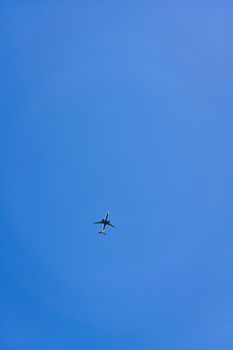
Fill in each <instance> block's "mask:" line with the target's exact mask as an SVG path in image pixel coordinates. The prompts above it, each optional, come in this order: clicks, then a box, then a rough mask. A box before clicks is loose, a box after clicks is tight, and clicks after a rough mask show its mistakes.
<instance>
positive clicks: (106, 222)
mask: <svg viewBox="0 0 233 350" xmlns="http://www.w3.org/2000/svg"><path fill="white" fill-rule="evenodd" d="M108 217H109V212H108V211H107V213H106V215H105V218H104V219H102V220H101V221H96V222H94V224H100V225H103V227H102V230H101V231H100V232H98V233H99V234H102V235H106V234H107V233H106V231H105V227H106V226H111V227H114V228H115V226H114V225H113V224H112V223H111V222H110V220H108Z"/></svg>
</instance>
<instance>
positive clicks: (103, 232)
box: [98, 230, 106, 235]
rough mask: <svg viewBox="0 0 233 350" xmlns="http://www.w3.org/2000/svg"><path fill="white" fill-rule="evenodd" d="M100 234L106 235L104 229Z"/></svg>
mask: <svg viewBox="0 0 233 350" xmlns="http://www.w3.org/2000/svg"><path fill="white" fill-rule="evenodd" d="M98 234H100V235H106V232H105V231H104V230H101V231H100V232H98Z"/></svg>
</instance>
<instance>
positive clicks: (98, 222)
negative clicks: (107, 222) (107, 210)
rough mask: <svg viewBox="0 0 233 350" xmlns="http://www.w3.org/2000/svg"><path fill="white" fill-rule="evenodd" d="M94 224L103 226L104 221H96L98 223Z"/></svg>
mask: <svg viewBox="0 0 233 350" xmlns="http://www.w3.org/2000/svg"><path fill="white" fill-rule="evenodd" d="M93 224H103V220H101V221H96V222H93Z"/></svg>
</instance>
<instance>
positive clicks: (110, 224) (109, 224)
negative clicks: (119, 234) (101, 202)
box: [107, 222, 115, 228]
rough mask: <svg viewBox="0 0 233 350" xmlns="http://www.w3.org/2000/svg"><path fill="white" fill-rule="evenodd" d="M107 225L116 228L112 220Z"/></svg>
mask: <svg viewBox="0 0 233 350" xmlns="http://www.w3.org/2000/svg"><path fill="white" fill-rule="evenodd" d="M107 225H108V226H111V227H114V228H115V226H114V225H113V224H112V223H111V222H109V223H108V224H107Z"/></svg>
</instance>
